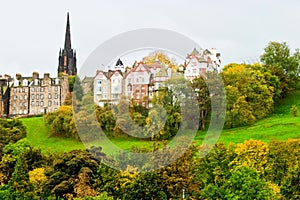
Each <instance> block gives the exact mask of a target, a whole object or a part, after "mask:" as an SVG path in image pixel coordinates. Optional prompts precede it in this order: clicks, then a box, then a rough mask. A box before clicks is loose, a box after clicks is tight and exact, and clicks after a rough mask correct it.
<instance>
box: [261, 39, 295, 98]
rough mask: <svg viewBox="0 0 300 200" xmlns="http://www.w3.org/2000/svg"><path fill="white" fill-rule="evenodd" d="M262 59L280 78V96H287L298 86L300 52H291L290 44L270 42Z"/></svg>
mask: <svg viewBox="0 0 300 200" xmlns="http://www.w3.org/2000/svg"><path fill="white" fill-rule="evenodd" d="M261 61H262V62H263V63H264V64H265V65H266V66H267V68H268V69H270V71H271V73H272V74H273V75H276V76H277V77H278V79H279V81H280V82H279V94H280V96H279V97H285V96H286V95H287V94H288V93H289V92H290V91H291V90H293V89H295V88H296V85H297V84H298V81H299V72H300V53H299V50H296V51H295V53H294V54H292V53H291V50H290V48H289V47H288V45H287V44H286V43H285V42H283V43H279V42H274V41H273V42H270V43H269V44H268V45H267V47H266V48H265V49H264V53H263V55H261Z"/></svg>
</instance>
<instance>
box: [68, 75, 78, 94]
mask: <svg viewBox="0 0 300 200" xmlns="http://www.w3.org/2000/svg"><path fill="white" fill-rule="evenodd" d="M75 77H76V76H68V83H69V91H70V92H73V89H74V83H75Z"/></svg>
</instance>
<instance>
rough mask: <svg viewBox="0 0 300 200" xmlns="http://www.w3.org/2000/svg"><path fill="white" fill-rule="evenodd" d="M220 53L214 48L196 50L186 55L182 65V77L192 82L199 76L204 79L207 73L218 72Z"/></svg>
mask: <svg viewBox="0 0 300 200" xmlns="http://www.w3.org/2000/svg"><path fill="white" fill-rule="evenodd" d="M220 56H221V55H220V53H217V52H216V49H215V48H212V49H211V50H208V49H206V50H204V51H200V52H199V51H198V50H196V48H195V49H194V50H193V51H192V52H191V53H190V54H188V55H187V57H186V60H185V63H184V77H185V79H187V80H193V79H194V78H197V77H199V76H202V77H206V72H207V71H213V70H219V67H220V64H221V61H220Z"/></svg>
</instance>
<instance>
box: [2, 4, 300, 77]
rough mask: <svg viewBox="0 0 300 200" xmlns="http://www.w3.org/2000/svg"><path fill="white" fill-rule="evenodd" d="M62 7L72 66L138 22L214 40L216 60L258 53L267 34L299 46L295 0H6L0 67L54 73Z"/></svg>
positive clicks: (210, 43) (209, 43) (299, 8)
mask: <svg viewBox="0 0 300 200" xmlns="http://www.w3.org/2000/svg"><path fill="white" fill-rule="evenodd" d="M67 12H70V21H71V34H72V35H71V37H72V47H73V48H75V49H76V51H77V60H78V65H77V67H78V68H80V66H81V65H82V63H83V62H84V61H85V59H86V58H87V57H88V55H89V54H90V53H91V52H92V51H93V50H94V49H95V48H96V47H97V46H99V45H100V44H101V43H102V42H104V41H106V40H108V39H109V38H111V37H112V36H115V35H117V34H120V33H123V32H126V31H130V30H134V29H139V28H164V29H169V30H173V31H176V32H178V33H181V34H184V35H186V36H187V37H189V38H191V39H192V40H194V41H196V42H197V43H198V44H199V45H200V46H202V47H205V48H211V47H215V48H217V49H218V51H219V52H221V55H222V61H223V64H227V63H230V62H243V61H247V60H250V59H255V58H259V55H261V53H262V52H263V48H264V47H265V46H266V45H267V44H268V42H269V41H280V42H283V41H285V42H287V43H288V44H289V46H290V47H291V48H292V49H295V48H300V39H299V36H300V27H299V22H300V1H298V0H287V1H280V0H252V1H241V0H239V1H238V0H235V1H234V0H225V1H221V0H220V1H218V0H214V1H199V0H190V1H189V0H182V1H175V0H160V1H159V0H151V1H150V0H147V1H146V0H135V1H134V0H126V1H125V0H120V1H102V0H93V1H83V0H81V1H76V0H51V1H37V0H36V1H33V0H26V1H14V0H12V1H2V2H1V6H0V26H1V29H0V30H1V31H0V74H5V73H8V74H11V75H13V76H14V75H15V74H16V73H21V74H23V75H30V74H31V73H32V72H33V71H38V72H39V73H40V74H43V73H44V72H49V73H50V74H51V76H52V77H54V76H56V73H57V64H58V52H59V48H62V47H63V45H64V34H65V25H66V15H67ZM187 53H188V52H187ZM100 64H101V63H99V65H100ZM124 64H125V65H127V64H131V63H124Z"/></svg>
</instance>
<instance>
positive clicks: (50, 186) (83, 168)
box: [44, 150, 100, 198]
mask: <svg viewBox="0 0 300 200" xmlns="http://www.w3.org/2000/svg"><path fill="white" fill-rule="evenodd" d="M99 162H100V160H97V159H96V158H94V157H93V156H92V155H91V154H90V153H88V152H87V151H81V150H74V151H71V152H68V153H64V154H61V155H56V157H55V158H54V159H53V161H52V163H51V165H50V167H49V168H48V169H47V171H46V173H45V174H46V176H47V181H46V183H45V186H44V187H45V188H44V190H45V191H47V192H50V193H52V194H55V196H56V197H60V198H73V197H83V196H96V194H97V193H96V191H95V189H94V188H93V187H92V184H93V180H92V177H93V174H95V173H96V172H97V168H98V167H99Z"/></svg>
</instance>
